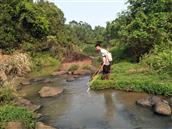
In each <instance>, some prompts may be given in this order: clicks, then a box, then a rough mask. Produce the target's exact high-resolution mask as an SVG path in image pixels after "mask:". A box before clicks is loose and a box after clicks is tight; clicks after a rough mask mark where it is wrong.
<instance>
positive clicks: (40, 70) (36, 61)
mask: <svg viewBox="0 0 172 129" xmlns="http://www.w3.org/2000/svg"><path fill="white" fill-rule="evenodd" d="M32 62H33V63H32V73H31V76H32V77H38V76H47V75H50V74H51V73H52V72H54V71H55V70H57V69H58V68H59V65H60V61H59V60H58V59H55V58H54V57H51V56H50V55H49V54H46V53H44V54H36V55H35V56H34V57H33V58H32Z"/></svg>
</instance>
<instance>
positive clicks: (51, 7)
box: [39, 2, 65, 36]
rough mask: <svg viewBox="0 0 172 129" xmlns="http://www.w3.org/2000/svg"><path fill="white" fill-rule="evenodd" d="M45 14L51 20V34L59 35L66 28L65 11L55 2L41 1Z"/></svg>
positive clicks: (40, 5)
mask: <svg viewBox="0 0 172 129" xmlns="http://www.w3.org/2000/svg"><path fill="white" fill-rule="evenodd" d="M39 7H41V9H42V11H43V13H44V14H46V17H47V19H48V22H49V35H53V36H55V35H59V34H60V33H62V32H63V30H64V22H65V18H64V14H63V12H62V11H61V10H60V9H59V8H58V7H57V6H56V5H55V4H54V3H49V2H41V3H39Z"/></svg>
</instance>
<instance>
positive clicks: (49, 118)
mask: <svg viewBox="0 0 172 129" xmlns="http://www.w3.org/2000/svg"><path fill="white" fill-rule="evenodd" d="M88 80H89V77H88V76H86V77H82V78H79V79H77V80H75V81H73V82H65V81H64V80H63V79H61V78H59V79H57V80H55V81H53V82H52V83H49V84H46V85H49V86H59V87H63V88H64V89H65V92H64V94H62V95H60V96H57V97H55V98H40V97H39V96H38V91H39V90H40V89H41V87H42V86H45V84H44V83H36V84H33V85H31V86H28V87H25V88H24V89H23V91H22V92H27V95H26V96H27V97H28V98H30V99H31V100H32V101H34V102H35V103H39V104H42V105H43V108H42V110H41V113H42V114H43V115H45V116H46V117H44V118H43V121H44V122H46V123H48V124H50V125H52V126H55V127H57V128H59V129H149V128H150V129H171V128H172V120H171V118H170V117H160V116H158V115H155V114H154V113H153V112H152V111H151V110H150V109H147V108H142V107H139V106H137V105H135V101H136V100H137V99H140V98H144V97H146V96H148V95H147V94H143V93H131V92H129V93H128V92H120V91H115V90H104V91H97V92H95V91H90V92H89V93H87V92H86V91H87V88H88V87H87V85H86V84H87V82H88Z"/></svg>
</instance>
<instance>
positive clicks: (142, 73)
mask: <svg viewBox="0 0 172 129" xmlns="http://www.w3.org/2000/svg"><path fill="white" fill-rule="evenodd" d="M171 80H172V77H171V76H170V75H168V74H166V73H161V74H157V73H156V72H154V71H153V70H151V69H150V68H148V67H145V66H142V65H140V64H132V63H128V62H122V63H118V64H114V65H113V66H112V73H111V75H110V79H109V80H101V75H98V77H97V78H96V79H94V80H93V81H92V82H91V84H90V85H91V89H95V90H100V89H107V88H113V89H117V90H125V91H136V92H147V93H151V94H159V95H166V96H170V95H172V81H171Z"/></svg>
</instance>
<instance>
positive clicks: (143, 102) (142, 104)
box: [136, 98, 152, 107]
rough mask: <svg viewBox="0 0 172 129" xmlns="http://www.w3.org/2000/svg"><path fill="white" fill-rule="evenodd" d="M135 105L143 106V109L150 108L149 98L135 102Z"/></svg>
mask: <svg viewBox="0 0 172 129" xmlns="http://www.w3.org/2000/svg"><path fill="white" fill-rule="evenodd" d="M136 104H138V105H140V106H143V107H152V103H151V101H150V100H149V98H144V99H139V100H137V101H136Z"/></svg>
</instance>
